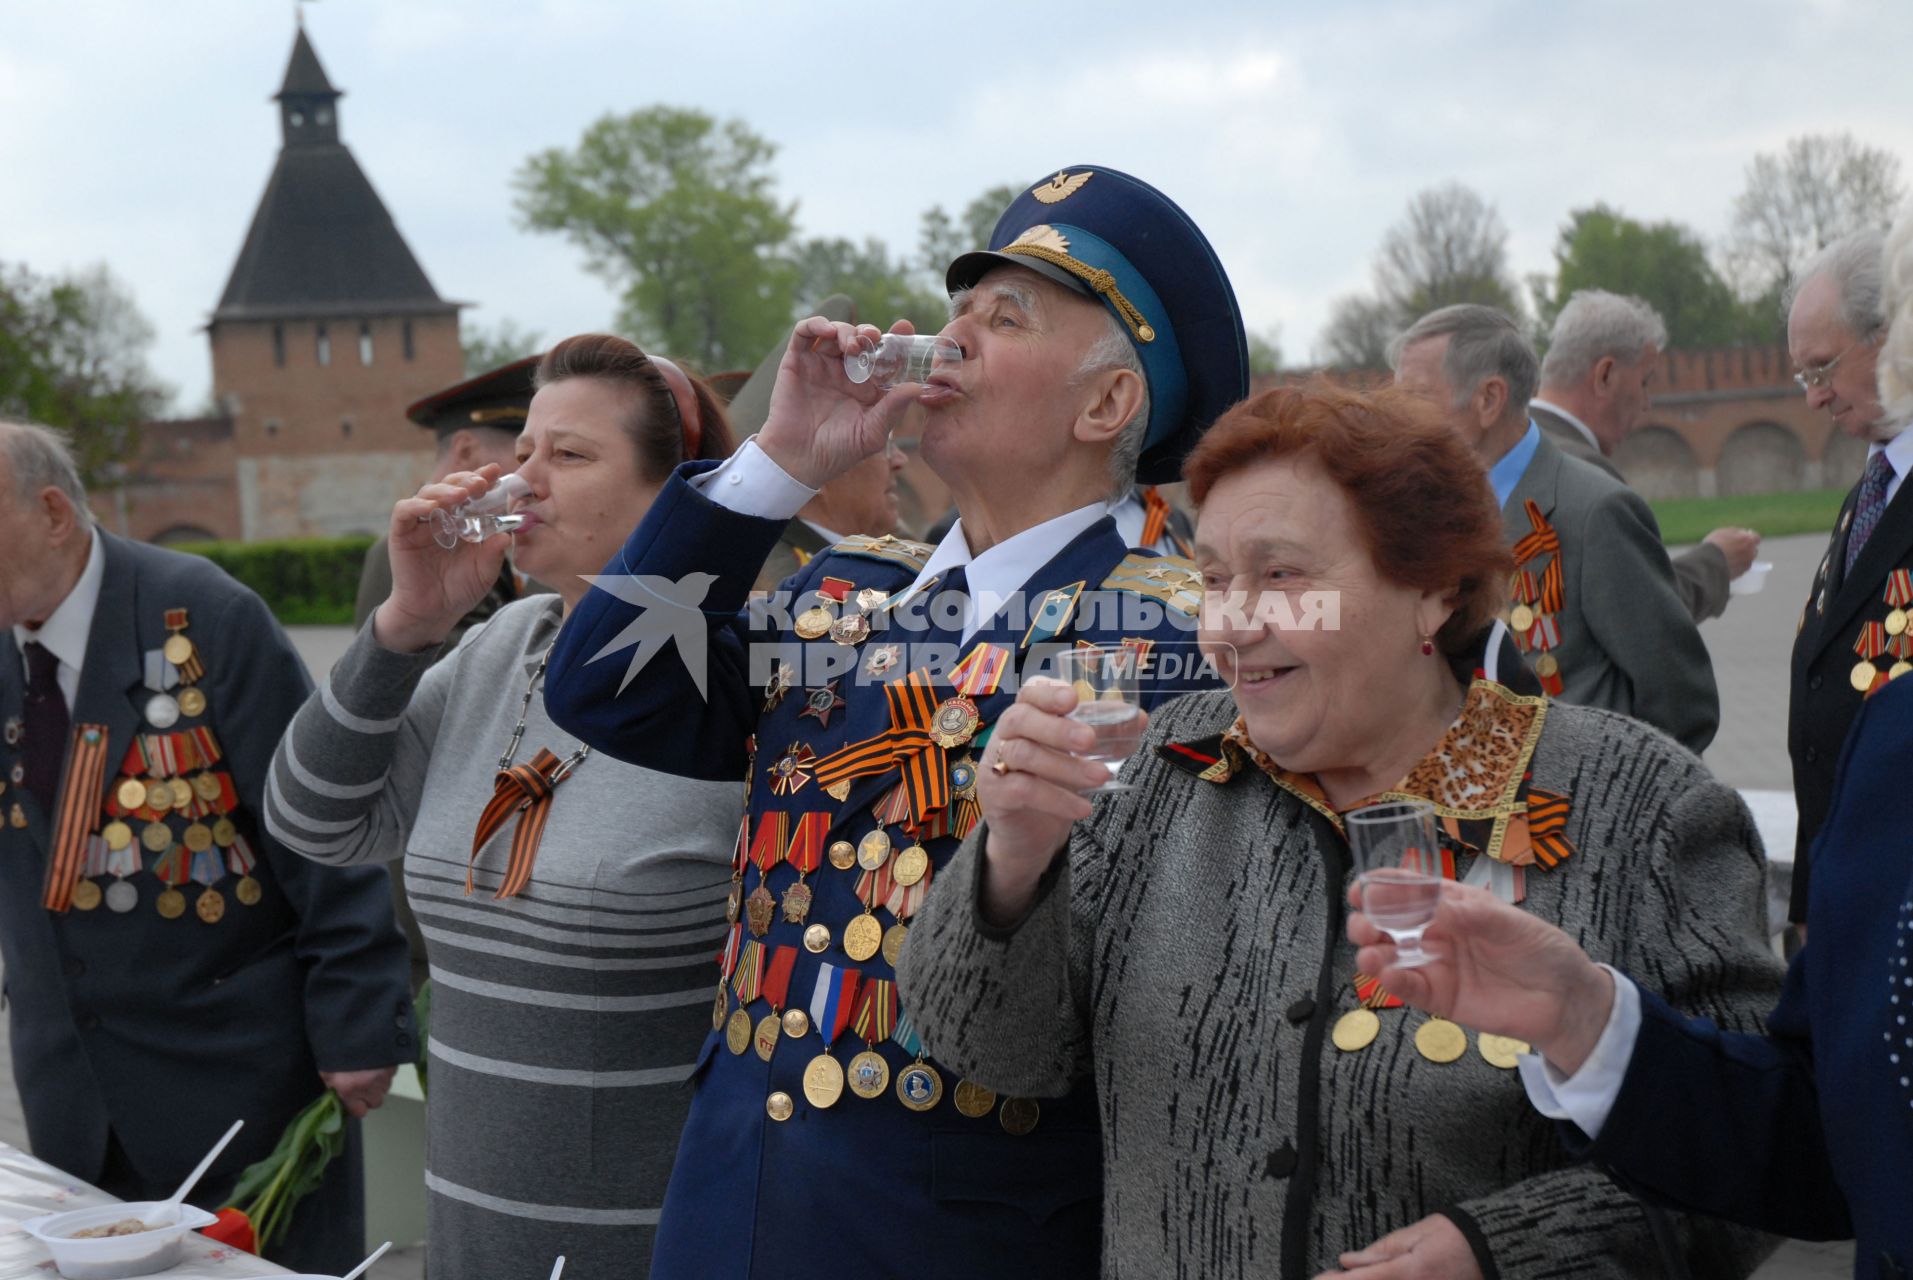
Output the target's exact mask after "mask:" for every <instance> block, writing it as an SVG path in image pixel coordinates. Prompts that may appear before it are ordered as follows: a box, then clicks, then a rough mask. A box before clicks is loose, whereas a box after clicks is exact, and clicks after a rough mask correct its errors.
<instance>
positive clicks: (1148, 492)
mask: <svg viewBox="0 0 1913 1280" xmlns="http://www.w3.org/2000/svg"><path fill="white" fill-rule="evenodd" d="M1142 509H1143V518H1142V539H1141V541H1140V542H1138V543H1137V545H1138V546H1143V547H1154V546H1155V545H1156V544H1157V543H1158V542H1161V541H1162V535H1163V534H1165V533H1168V534H1169V542H1170V545H1172V546H1174V547H1175V549H1176V551H1177V552H1178V553H1179V554H1181V555H1185V556H1186V555H1188V554H1189V548H1188V546H1187V545H1185V544H1184V543H1183V540H1182V539H1181V538H1178V537H1177V536H1176V535H1175V534H1174V533H1170V531H1169V499H1167V498H1165V497H1163V496H1162V495H1161V494H1160V493H1158V492H1156V486H1155V485H1153V484H1152V485H1149V486H1148V487H1147V488H1145V489H1144V490H1143V491H1142Z"/></svg>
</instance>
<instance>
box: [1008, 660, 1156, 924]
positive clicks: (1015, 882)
mask: <svg viewBox="0 0 1913 1280" xmlns="http://www.w3.org/2000/svg"><path fill="white" fill-rule="evenodd" d="M1076 705H1077V695H1076V690H1075V689H1073V688H1072V687H1070V686H1069V685H1067V684H1064V683H1063V682H1062V681H1060V680H1052V679H1049V678H1048V677H1038V678H1036V679H1033V680H1031V681H1029V682H1028V683H1027V684H1025V685H1024V686H1023V688H1022V690H1021V691H1020V692H1019V693H1018V694H1017V696H1016V702H1015V704H1014V705H1012V706H1011V707H1010V708H1009V710H1007V711H1005V712H1004V713H1003V714H1002V715H1001V716H1000V717H998V719H997V722H996V730H995V732H994V733H992V734H991V735H990V745H989V747H988V748H987V749H985V751H984V752H983V761H982V764H983V769H982V772H981V773H980V775H979V777H978V781H977V799H978V800H979V801H980V802H981V804H982V806H983V818H984V821H985V822H987V823H988V824H989V839H988V841H987V843H986V844H985V846H984V870H983V914H984V916H985V918H986V919H989V920H991V921H992V922H994V923H997V924H1008V923H1010V922H1012V921H1014V920H1017V919H1019V918H1020V917H1021V916H1022V915H1023V914H1024V912H1026V911H1028V910H1029V906H1030V903H1031V902H1033V901H1034V900H1035V897H1036V886H1037V882H1038V881H1039V880H1041V879H1042V877H1043V873H1044V872H1045V871H1047V870H1048V869H1049V865H1050V863H1051V862H1052V861H1053V860H1054V859H1055V856H1056V853H1057V851H1058V850H1060V849H1061V848H1063V846H1064V845H1065V844H1066V843H1067V842H1068V840H1069V829H1070V826H1071V824H1073V823H1075V822H1077V821H1079V820H1081V819H1083V818H1087V817H1088V816H1089V800H1088V798H1087V795H1088V793H1090V792H1093V791H1096V790H1099V789H1100V788H1102V787H1103V786H1104V785H1105V784H1106V783H1108V781H1109V768H1108V766H1107V765H1105V764H1104V763H1103V762H1102V761H1100V760H1096V759H1092V758H1090V754H1089V753H1090V752H1092V751H1094V750H1095V748H1096V742H1097V737H1096V730H1095V729H1094V728H1092V727H1091V726H1089V725H1086V724H1083V723H1080V722H1079V721H1076V720H1072V719H1071V718H1070V713H1071V712H1073V711H1075V710H1076ZM1136 714H1137V717H1138V721H1139V724H1138V732H1140V731H1141V727H1142V726H1146V725H1147V724H1148V719H1149V718H1148V716H1147V715H1146V714H1145V713H1143V712H1142V711H1141V710H1138V711H1137V713H1136Z"/></svg>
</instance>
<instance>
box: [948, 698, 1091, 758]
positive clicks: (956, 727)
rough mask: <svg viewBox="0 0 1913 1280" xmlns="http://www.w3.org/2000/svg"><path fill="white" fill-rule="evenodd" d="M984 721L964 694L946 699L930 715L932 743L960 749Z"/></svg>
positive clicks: (974, 705)
mask: <svg viewBox="0 0 1913 1280" xmlns="http://www.w3.org/2000/svg"><path fill="white" fill-rule="evenodd" d="M1091 700H1092V701H1094V699H1093V698H1092V699H1091ZM982 721H983V714H982V712H980V711H978V710H977V709H976V703H974V702H971V701H970V700H969V699H968V698H966V697H964V696H963V695H962V694H958V695H957V696H955V697H954V698H945V699H944V700H943V701H942V702H941V703H939V704H938V706H937V709H936V710H935V711H933V712H932V713H931V714H930V741H932V742H934V743H936V744H937V745H938V746H939V747H942V748H943V749H944V750H946V751H948V750H951V749H953V748H955V747H960V746H962V745H963V744H964V743H966V742H968V741H969V740H970V739H971V738H972V737H974V736H975V735H976V728H977V725H979V724H981V723H982Z"/></svg>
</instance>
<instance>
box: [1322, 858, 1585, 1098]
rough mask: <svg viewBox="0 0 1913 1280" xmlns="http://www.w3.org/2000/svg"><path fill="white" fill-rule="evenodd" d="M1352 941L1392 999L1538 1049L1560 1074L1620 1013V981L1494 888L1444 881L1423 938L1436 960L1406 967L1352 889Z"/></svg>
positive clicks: (1358, 961) (1568, 1071) (1360, 965)
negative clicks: (1617, 1002) (1616, 1000)
mask: <svg viewBox="0 0 1913 1280" xmlns="http://www.w3.org/2000/svg"><path fill="white" fill-rule="evenodd" d="M1348 903H1349V906H1351V907H1353V908H1355V909H1356V910H1355V911H1354V912H1352V913H1351V914H1350V915H1349V918H1348V937H1349V940H1350V941H1351V942H1353V943H1354V944H1355V945H1356V946H1357V947H1359V948H1361V950H1360V951H1359V952H1357V953H1356V956H1355V968H1356V969H1357V971H1359V972H1361V973H1372V974H1374V975H1376V978H1377V980H1379V981H1380V982H1381V984H1382V986H1383V987H1384V988H1385V989H1386V990H1387V991H1388V992H1389V993H1390V994H1391V995H1395V996H1399V997H1401V999H1403V1000H1405V1001H1407V1002H1408V1003H1409V1004H1411V1005H1414V1006H1415V1007H1416V1008H1417V1009H1424V1010H1426V1011H1427V1012H1429V1013H1433V1014H1436V1015H1438V1016H1440V1017H1443V1018H1447V1019H1449V1020H1451V1021H1453V1022H1458V1023H1460V1024H1461V1025H1462V1026H1464V1027H1473V1028H1474V1029H1475V1030H1477V1031H1486V1032H1490V1033H1492V1034H1494V1035H1502V1036H1510V1037H1513V1038H1514V1039H1516V1040H1525V1041H1526V1042H1528V1043H1529V1044H1531V1045H1533V1046H1534V1048H1535V1052H1537V1053H1539V1054H1541V1056H1542V1057H1544V1058H1546V1059H1547V1060H1548V1062H1549V1063H1550V1064H1552V1065H1553V1066H1554V1068H1555V1070H1557V1071H1560V1072H1562V1073H1563V1074H1565V1075H1573V1074H1574V1073H1575V1072H1576V1071H1578V1070H1580V1068H1581V1064H1582V1063H1583V1062H1585V1061H1587V1057H1588V1054H1590V1053H1592V1052H1593V1051H1594V1046H1595V1043H1596V1042H1597V1041H1598V1040H1600V1038H1601V1032H1602V1030H1603V1029H1604V1028H1605V1027H1606V1026H1607V1020H1608V1015H1609V1014H1610V1013H1611V1012H1612V1010H1613V1007H1614V978H1613V976H1612V975H1611V974H1609V973H1608V971H1607V970H1605V969H1603V968H1601V967H1600V966H1599V965H1597V964H1596V963H1594V961H1593V960H1592V959H1591V958H1589V956H1588V954H1587V952H1585V951H1583V950H1582V949H1581V948H1580V946H1579V945H1577V944H1576V943H1575V941H1574V939H1572V938H1570V937H1569V936H1568V935H1567V934H1565V933H1563V932H1562V931H1561V930H1560V929H1558V928H1556V927H1555V926H1554V925H1551V924H1549V923H1548V922H1547V921H1545V920H1543V919H1541V918H1540V917H1539V916H1535V915H1532V914H1530V913H1529V912H1526V911H1523V910H1521V909H1520V908H1519V907H1515V906H1511V905H1509V904H1508V903H1505V902H1503V901H1501V900H1500V899H1499V898H1497V897H1495V896H1494V894H1492V893H1490V892H1488V891H1487V890H1486V889H1476V888H1472V887H1470V886H1467V885H1459V884H1456V883H1454V882H1453V881H1444V882H1443V883H1442V885H1441V896H1440V900H1439V902H1438V904H1437V906H1436V909H1435V919H1434V922H1433V923H1432V924H1430V925H1429V926H1428V928H1427V929H1426V930H1425V931H1424V932H1423V934H1422V937H1423V939H1424V940H1426V941H1427V942H1428V944H1429V950H1430V952H1432V954H1431V955H1430V956H1429V958H1428V959H1427V960H1426V961H1425V962H1424V963H1422V964H1420V965H1417V966H1415V967H1412V968H1403V967H1401V966H1400V965H1399V964H1397V962H1396V956H1397V952H1396V945H1395V943H1394V942H1393V941H1391V940H1390V939H1389V937H1388V935H1387V934H1386V933H1384V932H1383V931H1382V930H1381V929H1380V928H1379V927H1378V926H1377V925H1376V924H1375V922H1374V921H1373V920H1371V919H1369V918H1368V916H1366V915H1364V914H1363V913H1362V911H1361V906H1362V889H1361V886H1360V885H1359V884H1352V885H1350V886H1349V891H1348Z"/></svg>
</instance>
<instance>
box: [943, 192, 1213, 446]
mask: <svg viewBox="0 0 1913 1280" xmlns="http://www.w3.org/2000/svg"><path fill="white" fill-rule="evenodd" d="M1005 264H1009V265H1012V266H1019V267H1026V268H1028V269H1029V270H1032V271H1036V272H1039V273H1041V274H1042V275H1044V276H1047V277H1049V278H1050V279H1051V280H1054V281H1056V282H1057V283H1059V284H1062V285H1066V286H1068V287H1069V288H1071V289H1074V290H1076V291H1077V292H1078V293H1081V294H1083V295H1084V296H1085V297H1091V298H1096V299H1098V300H1099V301H1101V302H1102V303H1103V305H1104V306H1106V307H1108V308H1109V310H1110V312H1111V313H1112V314H1114V315H1115V317H1116V318H1117V320H1119V321H1121V322H1122V325H1123V328H1124V329H1125V330H1126V331H1127V332H1128V334H1129V341H1130V345H1131V346H1133V347H1134V348H1135V349H1136V353H1137V355H1138V356H1140V357H1141V360H1142V366H1143V375H1144V377H1145V379H1146V380H1147V381H1148V383H1149V426H1148V429H1147V432H1146V434H1145V436H1144V443H1143V451H1142V457H1141V459H1140V460H1139V462H1138V463H1137V467H1136V478H1137V480H1139V481H1141V482H1142V483H1144V484H1167V483H1169V482H1171V481H1174V480H1176V479H1178V478H1179V477H1180V476H1181V474H1182V460H1183V459H1184V458H1185V457H1187V456H1188V453H1189V450H1190V449H1192V448H1194V447H1195V443H1196V440H1197V438H1198V437H1200V436H1201V435H1202V433H1203V432H1204V431H1206V430H1208V429H1209V426H1210V424H1211V423H1213V422H1214V421H1215V420H1216V419H1217V418H1218V417H1220V416H1221V414H1222V412H1223V411H1224V410H1225V409H1227V408H1228V407H1229V406H1230V405H1233V404H1235V403H1236V402H1237V401H1238V400H1241V399H1242V398H1243V397H1245V396H1247V395H1248V394H1249V342H1248V337H1247V335H1246V334H1245V333H1244V332H1243V329H1242V311H1241V308H1239V307H1238V306H1237V305H1236V300H1235V290H1234V289H1233V288H1231V287H1230V285H1229V277H1228V275H1227V274H1225V273H1224V272H1223V270H1222V263H1221V261H1220V260H1218V259H1217V257H1216V251H1215V250H1214V249H1213V248H1212V247H1210V244H1209V241H1208V239H1207V238H1205V237H1204V236H1203V234H1202V232H1201V231H1200V230H1198V229H1197V227H1196V224H1195V223H1194V222H1191V221H1190V220H1189V215H1188V214H1186V213H1184V212H1183V211H1182V210H1181V209H1180V208H1179V207H1177V205H1176V203H1175V202H1174V201H1173V200H1171V199H1170V198H1169V197H1168V196H1166V195H1164V194H1163V193H1162V192H1160V191H1158V190H1156V189H1155V188H1154V187H1152V186H1150V185H1149V184H1148V183H1146V182H1143V181H1140V180H1139V179H1136V178H1132V177H1130V176H1129V175H1128V174H1126V173H1119V172H1117V171H1116V170H1114V169H1104V168H1100V167H1097V166H1094V165H1082V166H1073V167H1070V168H1066V169H1062V170H1059V171H1058V172H1057V174H1056V176H1055V177H1053V178H1046V179H1044V180H1043V181H1042V182H1039V183H1037V184H1036V185H1035V186H1032V187H1030V188H1029V189H1028V190H1027V191H1024V192H1023V193H1022V194H1021V195H1019V196H1018V197H1017V198H1016V199H1015V200H1014V201H1012V202H1011V204H1010V207H1009V208H1008V209H1005V210H1004V211H1003V216H1002V217H1001V218H999V219H997V223H996V229H995V230H994V231H992V232H991V233H990V247H989V248H988V249H987V250H979V251H977V252H974V253H966V254H964V255H962V256H961V257H959V258H958V259H957V260H956V261H955V262H952V263H951V264H950V269H949V271H948V273H947V275H946V276H945V284H946V285H947V286H948V288H949V291H950V292H951V293H952V294H954V293H956V292H958V291H959V290H962V289H968V288H970V287H972V286H974V285H975V284H976V282H977V281H979V280H981V279H982V278H983V277H984V276H985V275H986V274H987V273H988V272H990V271H991V270H992V269H994V268H996V267H999V266H1003V265H1005Z"/></svg>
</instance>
